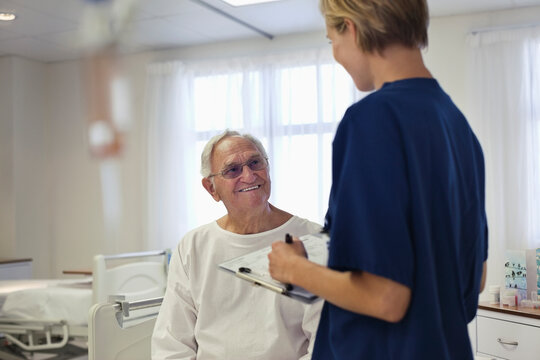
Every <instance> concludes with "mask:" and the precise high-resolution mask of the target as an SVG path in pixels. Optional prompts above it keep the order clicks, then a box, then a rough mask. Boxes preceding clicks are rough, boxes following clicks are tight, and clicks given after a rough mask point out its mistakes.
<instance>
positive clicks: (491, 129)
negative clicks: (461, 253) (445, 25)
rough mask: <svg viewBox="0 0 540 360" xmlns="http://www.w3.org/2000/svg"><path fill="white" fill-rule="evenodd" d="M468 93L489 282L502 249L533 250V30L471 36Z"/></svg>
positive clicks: (536, 68)
mask: <svg viewBox="0 0 540 360" xmlns="http://www.w3.org/2000/svg"><path fill="white" fill-rule="evenodd" d="M469 42H470V44H471V47H472V51H473V72H472V74H473V75H472V88H473V92H472V93H473V98H474V103H475V104H476V105H475V106H474V107H473V108H475V110H476V113H475V114H474V116H475V119H477V121H478V125H479V127H478V136H479V139H480V142H481V143H482V146H483V149H484V154H485V159H486V205H487V212H488V214H487V215H488V222H489V231H490V251H489V257H490V261H489V267H488V283H492V284H501V285H502V284H503V283H504V267H503V264H504V261H505V252H506V250H523V249H532V248H537V247H540V118H539V116H540V112H539V110H540V92H539V90H540V88H539V87H540V27H529V28H521V29H509V30H504V31H490V32H481V33H477V34H472V35H470V37H469Z"/></svg>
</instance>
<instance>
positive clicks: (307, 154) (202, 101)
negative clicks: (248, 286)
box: [192, 62, 361, 224]
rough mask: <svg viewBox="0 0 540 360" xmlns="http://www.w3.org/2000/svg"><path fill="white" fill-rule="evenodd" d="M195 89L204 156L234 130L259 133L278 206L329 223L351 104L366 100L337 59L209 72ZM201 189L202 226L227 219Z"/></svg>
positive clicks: (199, 144)
mask: <svg viewBox="0 0 540 360" xmlns="http://www.w3.org/2000/svg"><path fill="white" fill-rule="evenodd" d="M193 85H194V86H193V89H194V91H193V102H194V104H195V105H194V122H195V131H196V138H197V145H196V149H197V150H196V153H197V154H200V153H201V152H202V149H203V147H204V145H205V144H206V142H207V141H208V139H209V138H210V137H211V136H213V135H215V134H217V133H219V132H221V131H223V130H224V129H226V128H230V129H233V130H237V131H239V132H249V133H252V134H253V135H255V136H257V137H258V138H259V139H260V140H261V141H262V142H263V144H264V146H265V148H266V150H267V152H268V155H269V162H270V175H271V180H272V196H271V199H270V202H271V203H272V204H274V205H275V206H277V207H279V208H281V209H283V210H285V211H288V212H291V213H293V214H295V215H298V216H301V217H304V218H308V219H310V220H312V221H316V222H319V223H321V224H322V222H323V220H324V215H325V212H326V207H327V204H328V196H329V192H330V186H331V143H332V139H333V136H334V132H335V129H336V126H337V124H338V122H339V120H340V119H341V117H342V116H343V114H344V112H345V110H346V109H347V107H348V106H350V105H351V104H352V103H353V102H354V101H355V100H357V99H359V98H360V96H361V95H360V93H359V92H358V91H357V90H356V89H355V87H354V84H353V83H352V80H351V79H350V77H349V75H348V74H347V73H346V72H345V70H344V69H343V68H342V67H341V66H340V65H337V64H335V63H333V62H326V63H322V64H302V65H282V66H279V67H276V68H273V69H271V71H269V70H268V69H267V68H266V67H263V68H262V69H258V70H252V71H243V72H236V71H235V72H230V73H221V74H210V75H207V74H204V73H202V74H200V75H197V76H195V77H194V80H193ZM198 166H199V164H197V167H198ZM192 171H195V169H192ZM197 172H198V169H197ZM193 186H194V193H195V199H194V200H195V201H194V203H195V204H196V207H195V214H196V219H194V221H195V222H196V223H197V224H204V223H206V222H209V221H212V220H214V219H217V218H219V217H221V216H223V215H224V214H225V210H224V208H223V206H222V205H221V204H215V202H214V201H213V199H211V198H210V196H209V195H208V193H207V192H206V191H205V190H204V189H203V188H202V186H200V182H199V184H193Z"/></svg>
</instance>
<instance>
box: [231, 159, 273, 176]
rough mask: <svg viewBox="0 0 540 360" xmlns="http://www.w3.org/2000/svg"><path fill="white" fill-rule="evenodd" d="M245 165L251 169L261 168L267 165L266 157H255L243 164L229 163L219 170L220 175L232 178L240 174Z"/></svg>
mask: <svg viewBox="0 0 540 360" xmlns="http://www.w3.org/2000/svg"><path fill="white" fill-rule="evenodd" d="M245 165H247V166H248V167H249V168H250V169H251V171H259V170H263V169H265V168H266V166H267V162H266V159H265V158H263V157H255V158H253V159H251V160H249V161H248V162H246V163H244V164H238V165H231V166H230V167H228V168H226V169H225V170H223V171H222V172H221V176H223V177H224V178H225V179H234V178H237V177H238V176H240V174H242V169H243V168H244V166H245Z"/></svg>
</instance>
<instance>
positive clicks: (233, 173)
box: [221, 165, 242, 179]
mask: <svg viewBox="0 0 540 360" xmlns="http://www.w3.org/2000/svg"><path fill="white" fill-rule="evenodd" d="M241 173H242V165H234V166H231V167H229V168H227V169H225V170H223V172H222V173H221V174H222V175H223V177H224V178H225V179H234V178H235V177H238V176H239V175H240V174H241Z"/></svg>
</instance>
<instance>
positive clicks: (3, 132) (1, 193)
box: [0, 58, 15, 257]
mask: <svg viewBox="0 0 540 360" xmlns="http://www.w3.org/2000/svg"><path fill="white" fill-rule="evenodd" d="M12 62H13V61H12V59H11V58H0V84H3V85H1V86H0V256H2V257H5V256H7V255H14V254H15V241H14V238H15V225H14V216H15V212H14V208H15V206H14V200H13V199H14V195H15V193H14V189H13V105H12V104H13V94H12V88H13V85H12V83H13V76H14V74H13V71H12V66H11V64H12Z"/></svg>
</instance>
